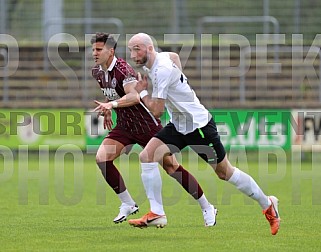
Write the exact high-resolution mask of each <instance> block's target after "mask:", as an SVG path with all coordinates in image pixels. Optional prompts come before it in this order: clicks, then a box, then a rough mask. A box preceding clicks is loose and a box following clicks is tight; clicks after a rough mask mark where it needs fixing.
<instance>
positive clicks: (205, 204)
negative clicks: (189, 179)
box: [197, 193, 211, 210]
mask: <svg viewBox="0 0 321 252" xmlns="http://www.w3.org/2000/svg"><path fill="white" fill-rule="evenodd" d="M197 201H198V204H200V206H201V208H202V210H204V209H206V208H208V207H209V206H210V205H211V204H210V203H209V202H208V200H207V198H206V197H205V194H204V193H203V195H202V196H201V197H200V198H199V199H198V200H197Z"/></svg>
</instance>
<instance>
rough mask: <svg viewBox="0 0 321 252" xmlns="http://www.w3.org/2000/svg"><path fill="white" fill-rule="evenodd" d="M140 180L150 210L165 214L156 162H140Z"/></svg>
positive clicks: (160, 180)
mask: <svg viewBox="0 0 321 252" xmlns="http://www.w3.org/2000/svg"><path fill="white" fill-rule="evenodd" d="M141 168H142V174H141V176H142V181H143V184H144V188H145V191H146V195H147V198H148V200H149V204H150V210H151V211H152V212H153V213H155V214H159V215H165V212H164V208H163V200H162V179H161V176H160V172H159V169H158V163H157V162H153V163H141Z"/></svg>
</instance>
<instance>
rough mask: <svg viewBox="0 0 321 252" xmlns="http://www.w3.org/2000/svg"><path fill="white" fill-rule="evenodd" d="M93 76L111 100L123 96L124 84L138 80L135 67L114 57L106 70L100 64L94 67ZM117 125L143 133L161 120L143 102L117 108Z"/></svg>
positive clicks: (157, 124)
mask: <svg viewBox="0 0 321 252" xmlns="http://www.w3.org/2000/svg"><path fill="white" fill-rule="evenodd" d="M92 76H93V77H94V78H95V79H96V80H97V82H98V84H99V86H100V88H101V90H102V92H103V94H104V95H105V96H106V98H107V99H108V100H109V101H113V100H116V99H119V98H120V97H123V96H124V95H125V94H126V93H125V90H124V86H125V85H126V84H129V83H131V82H133V81H137V78H136V73H135V71H134V69H133V68H132V67H131V66H130V65H129V64H128V63H127V62H126V61H125V60H123V59H120V58H119V59H117V58H116V57H115V58H114V60H113V62H112V63H111V66H110V67H109V68H108V70H107V71H104V70H103V69H102V67H101V66H100V65H96V66H94V67H93V68H92ZM115 111H116V114H117V125H118V127H121V128H123V129H124V130H126V131H127V132H130V133H134V134H143V133H149V132H151V131H155V129H156V128H159V127H160V124H161V123H160V120H158V119H155V117H154V116H153V115H152V114H151V113H150V112H149V111H148V109H147V108H146V107H145V106H144V105H143V103H142V102H140V104H137V105H133V106H130V107H124V108H116V109H115Z"/></svg>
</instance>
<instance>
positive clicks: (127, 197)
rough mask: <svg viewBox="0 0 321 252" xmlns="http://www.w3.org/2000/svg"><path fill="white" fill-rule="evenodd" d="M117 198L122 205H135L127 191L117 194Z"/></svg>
mask: <svg viewBox="0 0 321 252" xmlns="http://www.w3.org/2000/svg"><path fill="white" fill-rule="evenodd" d="M117 196H118V198H119V199H120V201H121V202H122V203H124V204H127V205H129V206H134V205H135V201H134V200H133V198H132V197H131V196H130V194H129V192H128V191H127V189H126V190H125V191H123V192H121V193H119V194H117Z"/></svg>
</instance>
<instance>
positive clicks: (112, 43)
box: [90, 32, 117, 50]
mask: <svg viewBox="0 0 321 252" xmlns="http://www.w3.org/2000/svg"><path fill="white" fill-rule="evenodd" d="M97 42H103V43H104V44H105V45H107V46H108V47H110V48H114V50H116V47H117V42H116V40H115V38H114V37H113V36H112V35H110V34H109V33H104V32H96V34H95V35H94V36H93V37H92V38H91V40H90V43H91V44H94V43H97Z"/></svg>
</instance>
